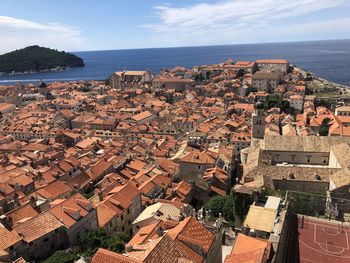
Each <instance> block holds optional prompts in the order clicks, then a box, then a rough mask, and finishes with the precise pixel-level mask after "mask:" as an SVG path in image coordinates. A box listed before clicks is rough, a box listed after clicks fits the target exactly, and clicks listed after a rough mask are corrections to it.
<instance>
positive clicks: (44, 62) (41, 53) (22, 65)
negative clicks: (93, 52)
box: [0, 46, 84, 74]
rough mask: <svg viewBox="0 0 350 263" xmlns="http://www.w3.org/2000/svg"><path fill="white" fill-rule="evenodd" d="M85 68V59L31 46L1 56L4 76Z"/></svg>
mask: <svg viewBox="0 0 350 263" xmlns="http://www.w3.org/2000/svg"><path fill="white" fill-rule="evenodd" d="M83 66H84V61H83V59H82V58H80V57H78V56H76V55H73V54H71V53H66V52H64V51H57V50H54V49H50V48H44V47H39V46H29V47H26V48H23V49H19V50H15V51H12V52H9V53H6V54H3V55H0V73H2V74H9V73H23V72H40V71H46V70H53V69H65V68H73V67H83Z"/></svg>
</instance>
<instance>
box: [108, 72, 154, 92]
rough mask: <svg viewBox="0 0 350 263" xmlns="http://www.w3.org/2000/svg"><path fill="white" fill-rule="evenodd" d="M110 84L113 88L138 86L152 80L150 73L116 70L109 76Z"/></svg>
mask: <svg viewBox="0 0 350 263" xmlns="http://www.w3.org/2000/svg"><path fill="white" fill-rule="evenodd" d="M109 81H110V86H111V87H112V88H114V89H129V88H140V87H141V86H142V85H143V84H146V83H150V82H151V81H152V73H151V71H149V70H144V71H117V72H115V73H113V74H112V75H111V76H110V77H109Z"/></svg>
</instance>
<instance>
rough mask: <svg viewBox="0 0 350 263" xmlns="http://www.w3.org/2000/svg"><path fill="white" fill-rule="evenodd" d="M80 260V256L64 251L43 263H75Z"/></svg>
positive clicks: (58, 252) (59, 251) (57, 252)
mask: <svg viewBox="0 0 350 263" xmlns="http://www.w3.org/2000/svg"><path fill="white" fill-rule="evenodd" d="M78 259H79V256H77V255H73V254H70V253H69V252H66V251H64V250H58V251H56V252H55V253H54V254H53V255H52V256H51V257H49V258H47V259H46V260H45V261H43V263H73V262H74V261H75V260H78Z"/></svg>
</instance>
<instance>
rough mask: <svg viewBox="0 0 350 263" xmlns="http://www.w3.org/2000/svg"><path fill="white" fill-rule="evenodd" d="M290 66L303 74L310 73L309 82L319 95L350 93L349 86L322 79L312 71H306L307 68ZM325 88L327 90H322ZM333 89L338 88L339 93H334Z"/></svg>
mask: <svg viewBox="0 0 350 263" xmlns="http://www.w3.org/2000/svg"><path fill="white" fill-rule="evenodd" d="M292 66H293V67H294V68H295V69H296V70H298V71H300V72H301V73H302V74H303V75H304V76H305V75H306V74H307V73H309V74H311V77H312V81H310V82H311V83H312V86H313V87H314V89H316V90H318V91H319V93H317V94H318V95H321V94H323V95H326V94H327V95H328V94H329V93H331V94H334V95H350V86H347V85H343V84H340V83H336V82H333V81H330V80H327V79H324V78H322V77H319V76H318V75H316V74H315V73H313V72H311V71H307V70H305V69H303V68H301V67H298V66H296V65H292ZM327 89H328V92H322V91H323V90H327ZM334 90H338V91H339V92H340V94H336V93H335V92H334ZM319 97H322V96H319Z"/></svg>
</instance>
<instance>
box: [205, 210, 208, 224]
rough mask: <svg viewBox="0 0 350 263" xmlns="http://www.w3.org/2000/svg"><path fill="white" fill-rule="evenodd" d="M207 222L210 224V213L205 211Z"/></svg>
mask: <svg viewBox="0 0 350 263" xmlns="http://www.w3.org/2000/svg"><path fill="white" fill-rule="evenodd" d="M205 222H209V211H208V210H206V211H205Z"/></svg>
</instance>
